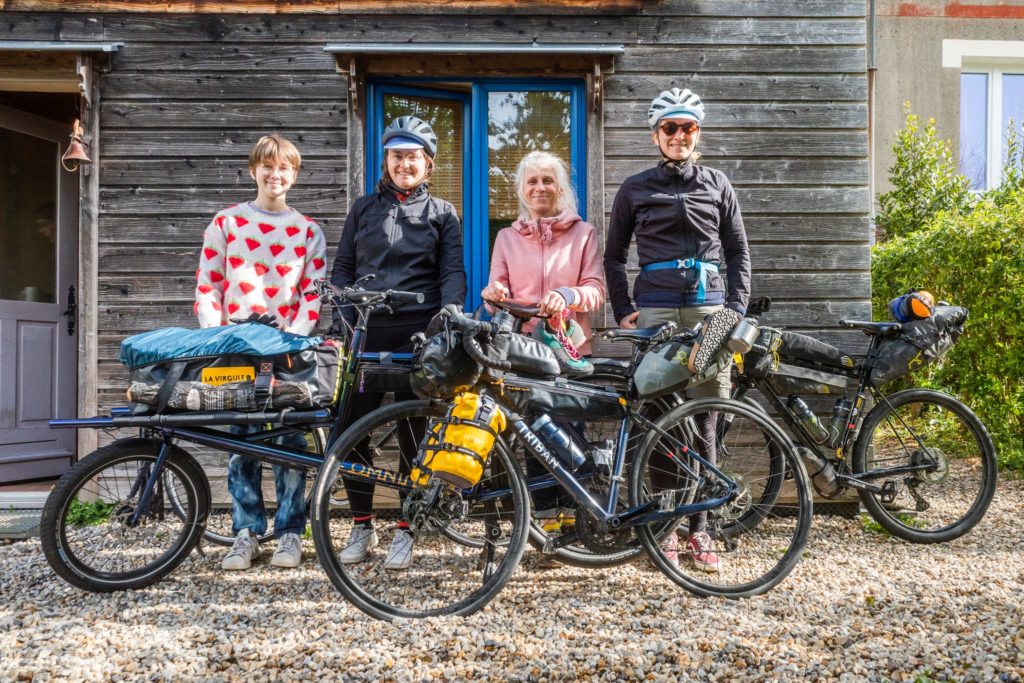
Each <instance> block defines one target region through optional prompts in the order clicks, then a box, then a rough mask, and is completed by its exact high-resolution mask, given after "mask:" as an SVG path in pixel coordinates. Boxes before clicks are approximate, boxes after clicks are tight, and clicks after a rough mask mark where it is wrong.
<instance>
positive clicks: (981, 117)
mask: <svg viewBox="0 0 1024 683" xmlns="http://www.w3.org/2000/svg"><path fill="white" fill-rule="evenodd" d="M987 141H988V74H962V75H961V76H960V172H961V173H963V174H964V175H965V176H966V177H967V179H968V180H970V181H971V188H972V189H975V190H984V189H985V188H986V186H987V183H986V176H987V173H988V145H987Z"/></svg>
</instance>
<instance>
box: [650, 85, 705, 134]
mask: <svg viewBox="0 0 1024 683" xmlns="http://www.w3.org/2000/svg"><path fill="white" fill-rule="evenodd" d="M664 118H671V119H689V120H691V121H694V122H696V123H697V124H698V125H699V124H700V123H702V122H703V121H704V104H703V103H702V102H701V101H700V97H698V96H697V94H696V93H693V92H690V90H689V88H686V89H683V90H680V89H679V88H672V89H671V90H665V91H663V92H662V93H661V94H660V95H658V96H657V97H655V98H654V100H653V101H652V102H651V108H650V109H648V110H647V123H648V124H650V126H651V130H654V129H655V128H657V127H658V121H661V120H662V119H664Z"/></svg>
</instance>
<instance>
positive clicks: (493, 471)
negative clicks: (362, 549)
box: [311, 401, 529, 620]
mask: <svg viewBox="0 0 1024 683" xmlns="http://www.w3.org/2000/svg"><path fill="white" fill-rule="evenodd" d="M445 412H446V406H445V405H443V404H440V403H434V402H429V401H405V402H402V403H396V404H393V405H389V406H385V407H383V408H380V409H378V410H376V411H374V412H373V413H370V414H369V415H367V416H365V417H363V418H361V419H360V420H358V421H357V422H355V423H354V424H353V425H352V426H351V427H349V429H348V430H346V432H345V433H344V434H343V435H342V437H341V438H340V439H339V440H338V441H337V442H336V443H335V444H334V445H333V446H332V447H331V448H330V451H329V452H328V454H327V458H326V460H325V463H324V466H323V468H322V469H321V470H320V473H319V474H318V476H317V479H316V484H315V486H314V490H313V505H312V508H311V512H312V518H311V522H312V527H313V539H314V541H315V543H316V549H317V556H318V557H319V559H320V563H321V565H323V567H324V570H325V571H326V572H327V575H328V577H330V579H331V582H332V583H333V584H334V585H335V587H336V588H337V589H338V590H339V591H341V593H342V594H343V595H344V596H345V597H346V598H347V599H348V600H349V601H350V602H351V603H352V604H354V605H355V606H356V607H358V608H359V609H361V610H363V611H364V612H366V613H367V614H369V615H371V616H373V617H376V618H378V619H387V620H390V619H394V618H403V617H405V618H407V617H414V618H418V617H429V616H438V615H446V614H457V615H467V614H471V613H473V612H475V611H477V610H479V609H480V608H482V607H483V606H484V605H486V604H487V603H488V602H489V601H490V600H491V599H493V598H494V597H495V596H496V595H497V594H498V592H499V591H500V590H501V588H502V587H503V586H504V585H505V583H507V581H508V580H509V578H510V577H511V576H512V573H513V571H514V570H515V567H516V565H517V564H518V563H519V560H520V558H521V557H522V553H523V550H524V548H525V544H526V536H527V527H528V523H529V497H528V494H527V490H526V485H525V484H524V483H523V479H522V475H521V474H520V472H519V466H518V464H517V463H516V462H515V460H514V459H513V457H512V454H511V453H510V452H509V450H508V448H507V446H506V445H505V443H504V441H503V440H502V439H501V438H498V439H497V440H496V441H495V448H494V450H493V451H492V452H491V454H490V456H489V458H488V460H487V465H486V467H485V470H484V474H483V477H482V478H481V480H480V482H479V483H478V484H477V485H476V486H474V487H473V488H472V489H465V490H459V489H456V488H454V487H449V486H444V487H441V488H439V489H437V491H438V494H439V497H438V499H437V501H436V504H433V503H431V502H430V501H429V500H428V499H427V496H428V494H429V491H430V489H428V488H427V487H416V488H414V489H413V490H412V491H410V492H408V493H407V494H405V493H403V494H400V493H399V491H398V490H397V489H396V488H393V487H388V486H385V485H384V482H394V481H400V480H402V479H404V476H403V475H402V472H403V471H407V467H402V465H401V459H402V458H406V459H408V460H409V461H411V460H412V459H414V458H415V457H416V453H415V446H413V447H412V451H413V452H409V451H410V447H409V444H410V443H413V444H418V441H419V436H418V435H419V434H422V429H423V428H422V424H423V422H424V421H426V423H427V429H429V428H430V421H431V420H436V419H438V418H441V417H443V416H444V414H445ZM367 439H369V441H367ZM367 443H369V444H371V446H370V448H371V449H372V456H371V457H372V462H373V465H372V468H366V467H365V466H364V465H362V464H360V465H359V466H357V467H356V468H355V469H348V468H347V467H344V466H343V463H348V464H352V463H365V462H366V455H367V454H366V453H359V452H358V451H359V449H362V448H366V444H367ZM367 473H370V474H367ZM368 476H369V477H372V478H373V480H375V481H376V482H377V484H376V486H375V488H374V489H373V492H372V514H373V516H374V534H375V536H374V538H375V540H376V543H375V544H373V543H371V546H376V547H372V548H371V549H370V550H369V552H368V553H367V554H366V555H365V556H364V557H363V559H362V560H361V561H354V562H351V563H344V562H342V561H341V554H342V553H343V552H344V551H345V549H346V548H347V547H348V542H349V539H350V537H351V536H352V532H353V529H354V523H353V520H352V515H351V512H350V509H351V507H352V504H353V500H352V497H353V495H354V493H350V492H349V490H348V489H346V487H345V481H346V480H348V481H349V482H360V483H363V484H365V483H366V482H367V481H368V479H367V477H368ZM364 492H365V489H364ZM355 502H356V504H357V505H356V506H357V509H358V501H355ZM399 522H409V523H411V524H413V527H412V528H413V530H414V538H415V540H414V545H413V548H412V553H413V554H412V563H411V565H410V566H408V567H407V568H405V569H387V568H385V564H386V559H387V556H388V554H389V552H390V550H389V549H390V548H391V546H392V544H393V543H395V538H396V536H398V534H397V525H398V523H399ZM400 542H401V541H399V543H400ZM347 559H349V560H351V559H352V558H347Z"/></svg>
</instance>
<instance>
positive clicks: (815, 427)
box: [788, 396, 829, 443]
mask: <svg viewBox="0 0 1024 683" xmlns="http://www.w3.org/2000/svg"><path fill="white" fill-rule="evenodd" d="M788 405H789V409H790V410H791V411H793V414H794V415H796V419H797V420H798V421H799V422H800V424H802V425H803V426H804V429H806V430H807V433H808V434H810V435H811V438H812V439H814V441H815V443H824V442H825V441H826V440H827V439H828V437H829V433H828V430H827V429H825V427H823V426H822V424H821V422H820V421H819V420H818V416H817V415H815V414H814V413H812V412H811V409H810V408H808V407H807V404H806V403H804V402H803V399H801V398H800V397H799V396H790V398H789V404H788Z"/></svg>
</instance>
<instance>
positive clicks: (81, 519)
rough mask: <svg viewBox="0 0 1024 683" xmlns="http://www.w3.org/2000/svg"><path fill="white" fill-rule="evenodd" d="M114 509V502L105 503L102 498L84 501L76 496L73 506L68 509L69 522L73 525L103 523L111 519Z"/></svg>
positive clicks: (81, 525) (72, 502)
mask: <svg viewBox="0 0 1024 683" xmlns="http://www.w3.org/2000/svg"><path fill="white" fill-rule="evenodd" d="M113 509H114V505H113V503H104V502H103V501H101V500H96V501H93V502H91V503H83V502H82V501H80V500H79V499H77V498H75V499H74V500H73V501H71V508H70V509H69V510H68V515H67V523H68V525H69V526H73V527H83V526H94V525H96V524H102V523H103V522H105V521H107V519H109V517H110V512H111V510H113Z"/></svg>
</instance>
